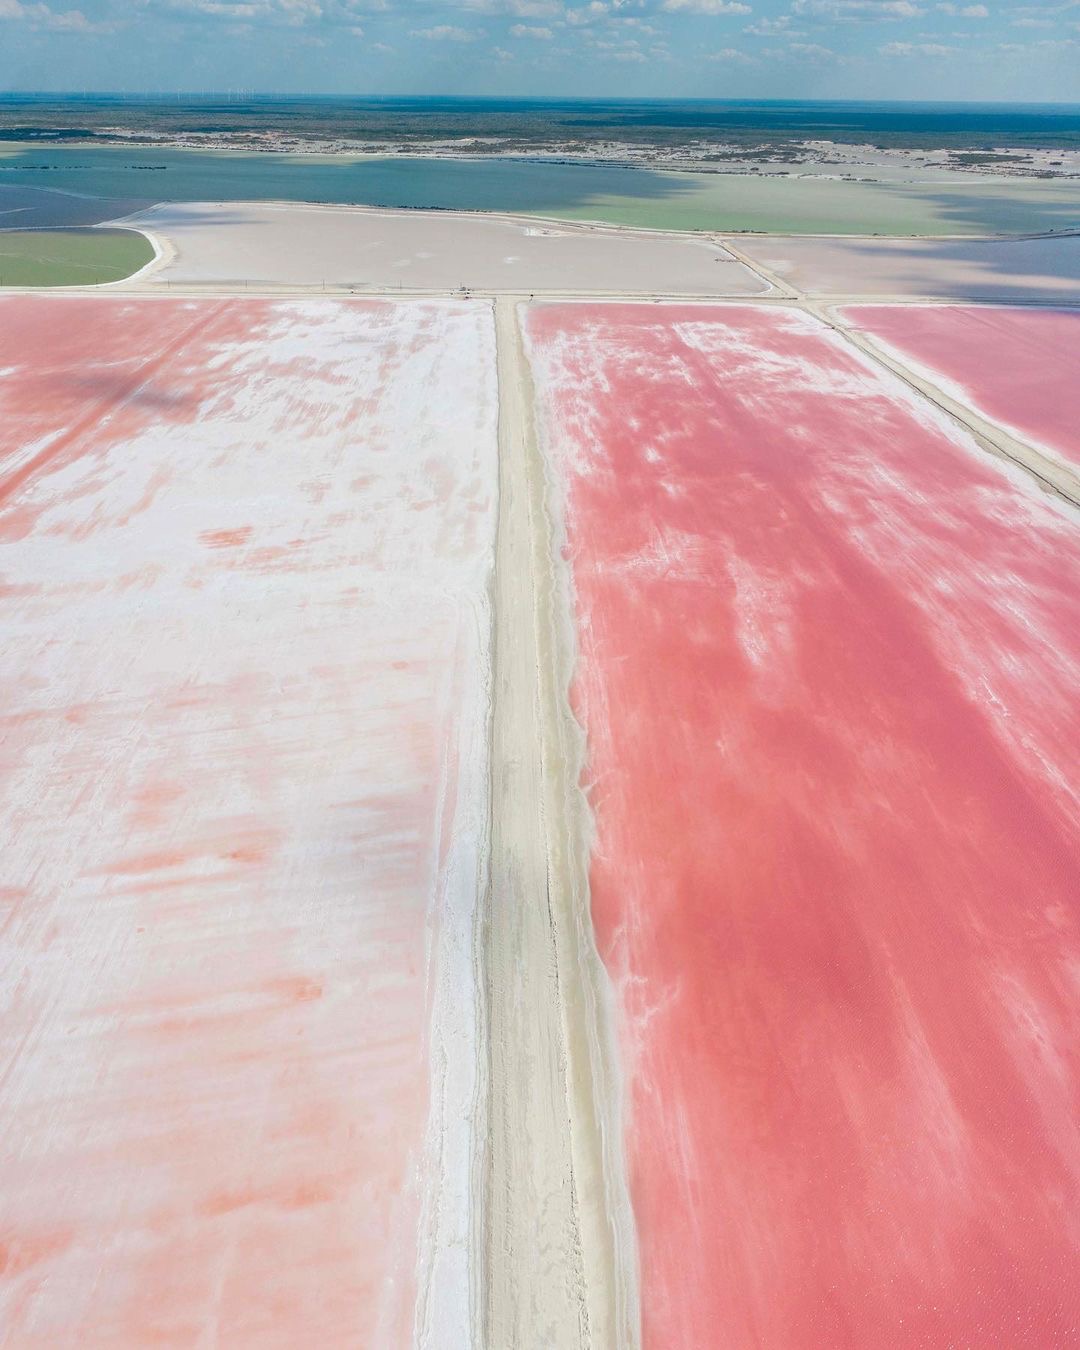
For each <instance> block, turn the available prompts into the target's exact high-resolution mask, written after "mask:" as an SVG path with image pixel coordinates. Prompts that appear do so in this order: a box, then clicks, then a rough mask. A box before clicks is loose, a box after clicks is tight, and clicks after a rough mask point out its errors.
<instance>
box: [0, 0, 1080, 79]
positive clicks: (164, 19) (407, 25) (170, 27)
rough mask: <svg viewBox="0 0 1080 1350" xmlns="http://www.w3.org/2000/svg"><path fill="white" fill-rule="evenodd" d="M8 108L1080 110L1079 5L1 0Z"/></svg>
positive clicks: (868, 0) (1, 68)
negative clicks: (44, 97) (916, 104)
mask: <svg viewBox="0 0 1080 1350" xmlns="http://www.w3.org/2000/svg"><path fill="white" fill-rule="evenodd" d="M76 5H77V7H76ZM0 88H2V89H5V90H63V89H77V90H83V89H86V90H116V91H130V92H143V91H148V92H149V91H180V90H190V91H200V92H201V91H221V90H228V89H254V90H257V91H262V92H268V91H275V92H294V93H302V92H321V93H353V94H365V93H371V94H379V93H428V94H439V93H443V94H523V95H524V94H535V95H581V96H588V95H599V96H611V95H619V96H625V97H639V96H640V97H645V96H650V95H660V96H677V97H686V98H701V97H716V98H725V97H730V98H744V97H746V98H755V97H760V98H906V99H913V98H924V99H1020V100H1031V101H1054V100H1057V101H1072V102H1080V0H1063V2H1062V3H1057V4H1035V3H1016V4H1013V3H1008V4H1005V3H1000V0H986V2H985V3H982V2H981V0H975V2H974V3H968V2H967V0H74V3H72V0H0Z"/></svg>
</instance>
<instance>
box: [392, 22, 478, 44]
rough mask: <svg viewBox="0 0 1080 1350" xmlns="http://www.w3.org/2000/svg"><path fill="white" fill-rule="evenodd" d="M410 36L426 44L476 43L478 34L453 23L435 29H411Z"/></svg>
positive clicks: (439, 25) (438, 25)
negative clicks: (420, 39)
mask: <svg viewBox="0 0 1080 1350" xmlns="http://www.w3.org/2000/svg"><path fill="white" fill-rule="evenodd" d="M409 36H410V37H414V38H423V40H424V41H425V42H475V41H476V39H477V36H478V34H476V33H470V31H469V30H468V29H467V28H458V27H456V26H455V25H454V24H452V23H437V24H436V25H435V26H434V27H433V28H410V29H409Z"/></svg>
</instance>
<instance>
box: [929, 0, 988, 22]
mask: <svg viewBox="0 0 1080 1350" xmlns="http://www.w3.org/2000/svg"><path fill="white" fill-rule="evenodd" d="M938 9H940V10H941V12H942V14H951V15H953V16H954V17H955V18H959V19H988V18H989V17H990V11H989V10H988V9H987V8H986V6H985V5H954V4H952V2H951V0H946V3H945V4H942V5H938Z"/></svg>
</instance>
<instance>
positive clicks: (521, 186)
mask: <svg viewBox="0 0 1080 1350" xmlns="http://www.w3.org/2000/svg"><path fill="white" fill-rule="evenodd" d="M4 184H22V185H29V186H36V187H51V188H59V189H62V190H64V191H66V192H77V193H85V194H88V195H91V196H103V197H108V198H118V199H123V200H124V201H125V204H126V203H128V202H131V201H132V199H139V200H142V201H144V202H146V203H151V202H159V201H246V200H247V201H253V200H254V201H309V202H334V203H340V204H348V205H358V206H361V205H362V206H389V207H427V208H442V209H446V210H457V211H470V210H471V211H502V212H510V213H515V214H524V215H538V216H550V217H556V218H561V219H567V220H596V221H604V222H608V223H611V224H618V225H632V226H638V227H644V228H655V229H667V230H717V231H724V232H737V231H742V230H755V231H761V232H766V233H772V232H777V233H793V234H799V233H817V234H907V235H911V234H931V235H941V234H982V233H996V232H1005V233H1025V232H1036V231H1044V230H1052V229H1064V228H1070V227H1076V226H1080V183H1077V182H1072V181H1068V180H1066V181H1062V180H1038V179H1003V178H998V179H989V178H982V179H980V178H974V177H967V176H964V177H961V176H959V175H958V176H957V178H956V179H955V180H953V181H950V182H940V181H939V182H933V183H925V184H921V183H868V182H851V181H845V180H842V179H828V178H822V177H808V178H793V177H764V176H763V177H756V176H751V175H736V174H709V173H679V172H662V171H654V170H650V169H640V168H628V167H620V166H614V165H604V164H590V163H581V162H564V161H552V160H539V159H520V158H518V159H515V158H492V159H489V160H464V159H435V158H419V157H410V156H401V157H395V158H387V157H381V156H352V155H307V154H303V155H296V154H278V153H272V152H266V153H247V152H241V151H204V150H178V149H160V150H159V149H156V148H151V147H145V146H140V147H130V146H123V147H112V146H108V147H104V146H94V147H86V148H78V149H75V148H57V147H54V146H47V147H46V146H41V145H20V144H15V143H11V144H8V145H6V146H4V147H3V148H2V149H0V186H3V185H4Z"/></svg>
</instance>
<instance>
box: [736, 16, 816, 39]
mask: <svg viewBox="0 0 1080 1350" xmlns="http://www.w3.org/2000/svg"><path fill="white" fill-rule="evenodd" d="M743 32H744V33H749V34H750V36H751V37H801V36H802V30H801V29H796V28H792V26H791V15H790V14H781V15H780V17H779V18H777V19H758V20H757V22H756V23H748V24H747V25H746V27H745V28H744V29H743Z"/></svg>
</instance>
